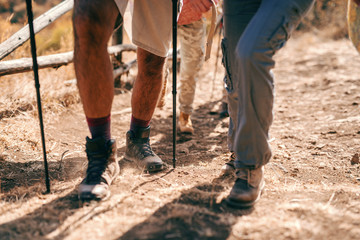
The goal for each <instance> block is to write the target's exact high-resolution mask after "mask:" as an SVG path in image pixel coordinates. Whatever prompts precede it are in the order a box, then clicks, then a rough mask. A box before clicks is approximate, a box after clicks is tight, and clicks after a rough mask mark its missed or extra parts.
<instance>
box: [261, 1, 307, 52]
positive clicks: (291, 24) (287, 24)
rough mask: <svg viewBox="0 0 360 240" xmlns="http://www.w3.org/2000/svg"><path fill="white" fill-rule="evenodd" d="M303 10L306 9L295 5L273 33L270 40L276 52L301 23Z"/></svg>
mask: <svg viewBox="0 0 360 240" xmlns="http://www.w3.org/2000/svg"><path fill="white" fill-rule="evenodd" d="M303 12H304V10H302V9H301V8H299V7H298V6H293V7H292V8H291V10H290V13H289V14H288V15H287V16H288V17H284V18H283V21H282V23H281V24H280V25H279V26H278V27H277V28H276V29H275V31H274V32H273V34H271V36H270V38H269V39H268V41H269V44H270V47H271V48H272V50H273V51H274V53H275V52H277V51H278V50H279V49H281V48H282V47H283V46H284V45H285V43H286V41H287V40H288V39H289V38H290V35H291V33H292V32H293V31H294V30H295V28H296V26H297V25H299V23H300V21H301V19H302V14H303Z"/></svg>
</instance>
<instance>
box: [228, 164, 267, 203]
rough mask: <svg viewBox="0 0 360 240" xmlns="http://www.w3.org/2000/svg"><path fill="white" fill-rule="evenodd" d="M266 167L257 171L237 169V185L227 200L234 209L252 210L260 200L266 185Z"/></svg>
mask: <svg viewBox="0 0 360 240" xmlns="http://www.w3.org/2000/svg"><path fill="white" fill-rule="evenodd" d="M263 174H264V167H260V168H257V169H248V168H242V169H237V171H236V176H237V179H236V180H235V184H234V186H233V188H232V189H231V192H230V194H229V196H228V197H227V199H226V202H227V204H228V205H229V206H230V207H234V208H250V207H252V206H254V204H255V203H256V202H257V201H258V200H259V199H260V195H261V191H262V190H263V188H264V186H265V183H264V177H263Z"/></svg>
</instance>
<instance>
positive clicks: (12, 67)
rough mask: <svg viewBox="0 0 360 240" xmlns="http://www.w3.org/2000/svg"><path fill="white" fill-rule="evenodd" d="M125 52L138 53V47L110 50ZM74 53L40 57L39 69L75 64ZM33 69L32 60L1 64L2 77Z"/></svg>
mask: <svg viewBox="0 0 360 240" xmlns="http://www.w3.org/2000/svg"><path fill="white" fill-rule="evenodd" d="M124 51H133V52H135V51H136V46H135V45H132V44H121V45H115V46H111V47H109V48H108V52H109V54H110V55H113V56H114V55H115V56H116V55H118V54H120V53H122V52H124ZM73 55H74V54H73V52H72V51H71V52H66V53H59V54H53V55H48V56H40V57H38V58H37V59H38V64H39V69H42V68H48V67H53V68H58V67H60V66H63V65H67V64H69V63H72V62H73ZM32 68H33V63H32V58H21V59H15V60H9V61H3V62H0V76H4V75H9V74H14V73H22V72H28V71H31V70H32Z"/></svg>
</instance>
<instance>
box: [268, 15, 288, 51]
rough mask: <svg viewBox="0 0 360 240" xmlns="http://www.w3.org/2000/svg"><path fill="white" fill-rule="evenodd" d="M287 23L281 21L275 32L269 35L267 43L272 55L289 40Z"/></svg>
mask: <svg viewBox="0 0 360 240" xmlns="http://www.w3.org/2000/svg"><path fill="white" fill-rule="evenodd" d="M286 22H287V21H286V20H285V18H284V20H283V21H282V24H281V25H280V26H278V27H277V28H276V30H275V31H274V32H273V34H271V36H270V38H269V39H268V42H269V44H270V48H271V49H272V50H273V54H275V53H276V52H277V51H278V50H279V49H281V48H282V47H283V46H284V45H285V43H286V41H287V40H288V39H289V38H290V33H289V31H288V28H287V27H288V26H289V24H287V23H286Z"/></svg>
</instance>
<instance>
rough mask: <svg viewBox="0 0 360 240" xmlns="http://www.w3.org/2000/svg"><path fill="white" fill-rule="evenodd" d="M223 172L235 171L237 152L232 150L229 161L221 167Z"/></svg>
mask: <svg viewBox="0 0 360 240" xmlns="http://www.w3.org/2000/svg"><path fill="white" fill-rule="evenodd" d="M221 173H222V174H223V175H225V174H231V173H235V153H234V152H232V153H231V155H230V157H229V161H228V162H226V163H225V164H224V165H223V166H222V167H221Z"/></svg>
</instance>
